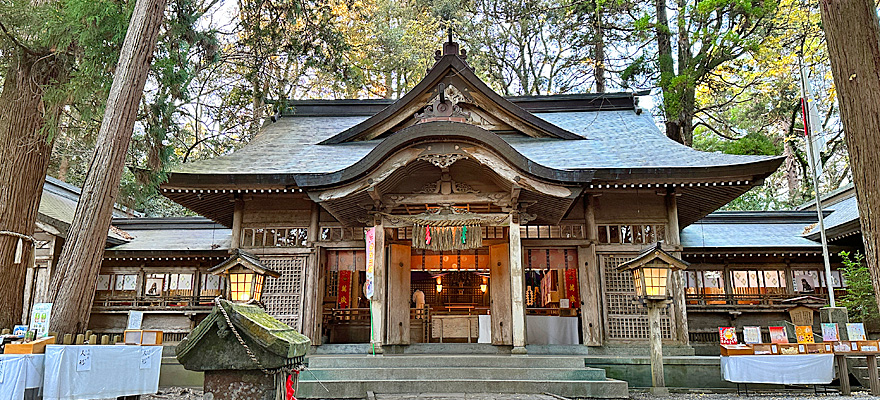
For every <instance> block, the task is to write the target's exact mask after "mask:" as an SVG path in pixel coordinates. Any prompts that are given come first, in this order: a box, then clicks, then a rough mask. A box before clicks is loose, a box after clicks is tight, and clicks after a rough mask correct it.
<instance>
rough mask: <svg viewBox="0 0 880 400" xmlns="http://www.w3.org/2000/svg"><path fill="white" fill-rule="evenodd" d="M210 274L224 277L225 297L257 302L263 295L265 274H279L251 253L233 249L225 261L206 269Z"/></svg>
mask: <svg viewBox="0 0 880 400" xmlns="http://www.w3.org/2000/svg"><path fill="white" fill-rule="evenodd" d="M208 272H210V273H211V274H212V275H218V276H223V277H226V278H227V280H228V282H229V286H228V287H227V290H226V293H227V297H228V299H229V300H231V301H235V302H249V301H257V302H259V301H260V300H261V299H262V297H263V286H264V284H265V282H266V276H271V277H273V278H278V277H280V276H281V274H279V273H277V272H275V271H273V270H271V269H269V268H266V267H265V266H264V265H263V264H262V263H261V262H260V260H259V259H258V258H257V257H256V256H255V255H253V254H251V253H248V252H246V251H243V250H240V249H235V250H234V253H233V254H232V256H230V257H229V258H228V259H227V260H226V261H224V262H222V263H220V264H219V265H217V266H215V267H213V268H211V269H209V270H208Z"/></svg>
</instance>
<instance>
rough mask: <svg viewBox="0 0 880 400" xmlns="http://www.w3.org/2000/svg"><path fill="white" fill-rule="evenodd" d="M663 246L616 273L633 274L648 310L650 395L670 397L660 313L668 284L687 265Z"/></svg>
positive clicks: (647, 251) (668, 296) (666, 301)
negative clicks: (664, 364)
mask: <svg viewBox="0 0 880 400" xmlns="http://www.w3.org/2000/svg"><path fill="white" fill-rule="evenodd" d="M662 243H663V242H657V243H656V244H655V245H653V246H651V247H649V248H647V249H645V250H644V251H642V252H641V253H640V254H639V255H638V256H637V257H636V258H634V259H632V260H630V261H627V262H625V263H623V264H620V265H619V266H618V267H617V270H618V271H621V272H624V271H629V272H631V273H632V277H633V285H634V286H635V290H636V297H637V298H638V300H639V301H640V302H641V303H642V304H644V305H645V306H646V307H647V308H648V326H649V330H650V343H651V383H652V386H653V387H652V388H651V392H652V393H653V394H654V395H667V394H669V391H668V389H666V380H665V378H664V376H663V333H662V331H661V330H660V310H662V309H664V308H666V306H667V305H668V304H669V303H670V301H671V299H672V295H671V290H670V288H669V283H670V282H671V281H672V280H673V279H672V277H673V274H672V273H673V272H674V271H677V270H683V269H686V268H687V267H688V265H689V264H688V263H687V262H685V261H683V260H681V259H679V258H678V257H675V256H673V255H672V254H669V253H668V252H666V251H665V250H663V247H662Z"/></svg>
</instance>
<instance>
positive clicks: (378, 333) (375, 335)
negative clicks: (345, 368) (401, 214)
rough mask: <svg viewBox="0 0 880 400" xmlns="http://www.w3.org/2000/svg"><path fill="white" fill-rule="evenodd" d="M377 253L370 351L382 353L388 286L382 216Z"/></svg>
mask: <svg viewBox="0 0 880 400" xmlns="http://www.w3.org/2000/svg"><path fill="white" fill-rule="evenodd" d="M374 228H375V235H376V236H375V238H376V253H375V264H374V266H373V298H372V299H370V314H371V317H370V318H371V319H372V321H373V322H372V328H373V329H372V336H371V337H370V343H372V344H373V345H374V346H372V347H373V348H371V349H370V352H373V351H375V352H376V354H381V353H382V352H383V350H382V344H384V343H385V304H386V302H385V288H386V286H387V282H386V279H387V277H386V274H385V267H386V266H385V226H384V225H383V223H382V220H381V217H380V219H379V220H378V221H377V223H376V225H375V227H374Z"/></svg>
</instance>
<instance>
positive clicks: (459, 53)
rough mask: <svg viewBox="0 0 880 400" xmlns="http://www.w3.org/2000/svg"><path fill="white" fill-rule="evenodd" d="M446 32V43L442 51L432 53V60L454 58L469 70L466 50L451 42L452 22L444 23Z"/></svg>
mask: <svg viewBox="0 0 880 400" xmlns="http://www.w3.org/2000/svg"><path fill="white" fill-rule="evenodd" d="M446 30H447V32H448V36H449V37H448V39H447V40H446V42H444V43H443V50H437V51H435V52H434V60H435V61H437V62H439V61H440V59H442V58H443V57H444V56H456V57H458V58H460V59H461V61H462V62H464V64H465V65H467V66H468V68H471V66H470V65H468V63H467V50H463V49H461V48H460V47H459V45H458V42H455V41H453V40H452V21H449V20H447V21H446ZM471 69H473V68H471Z"/></svg>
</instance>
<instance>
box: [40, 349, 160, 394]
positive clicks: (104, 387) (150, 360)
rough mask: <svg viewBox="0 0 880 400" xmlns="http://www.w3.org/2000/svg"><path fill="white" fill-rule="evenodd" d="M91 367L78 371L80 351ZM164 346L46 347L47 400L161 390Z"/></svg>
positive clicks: (44, 389)
mask: <svg viewBox="0 0 880 400" xmlns="http://www.w3.org/2000/svg"><path fill="white" fill-rule="evenodd" d="M83 349H87V350H90V351H91V356H90V364H91V368H89V369H88V370H84V371H77V362H78V361H79V360H80V356H79V352H80V350H83ZM161 364H162V346H119V345H117V346H106V345H104V346H101V345H98V346H88V345H85V346H59V345H50V346H46V369H45V372H46V373H45V379H44V381H43V399H44V400H86V399H107V398H114V397H119V396H132V395H137V394H151V393H156V392H157V391H158V390H159V368H160V367H161Z"/></svg>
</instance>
